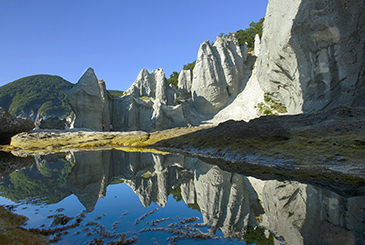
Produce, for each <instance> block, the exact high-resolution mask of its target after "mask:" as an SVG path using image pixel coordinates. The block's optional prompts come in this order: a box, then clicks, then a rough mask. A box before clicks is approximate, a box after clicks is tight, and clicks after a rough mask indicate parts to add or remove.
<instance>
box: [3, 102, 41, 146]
mask: <svg viewBox="0 0 365 245" xmlns="http://www.w3.org/2000/svg"><path fill="white" fill-rule="evenodd" d="M34 127H35V125H34V122H33V121H32V120H30V119H28V118H16V117H14V116H13V115H11V114H10V113H9V112H7V111H6V110H5V109H3V108H1V107H0V145H8V144H10V140H11V137H13V136H14V135H16V134H18V133H21V132H28V131H30V130H32V129H33V128H34Z"/></svg>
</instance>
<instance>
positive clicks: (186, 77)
mask: <svg viewBox="0 0 365 245" xmlns="http://www.w3.org/2000/svg"><path fill="white" fill-rule="evenodd" d="M192 82H193V74H192V73H191V71H190V70H182V71H181V72H180V73H179V79H178V84H177V87H178V93H179V98H180V99H182V100H186V99H189V98H191V84H192Z"/></svg>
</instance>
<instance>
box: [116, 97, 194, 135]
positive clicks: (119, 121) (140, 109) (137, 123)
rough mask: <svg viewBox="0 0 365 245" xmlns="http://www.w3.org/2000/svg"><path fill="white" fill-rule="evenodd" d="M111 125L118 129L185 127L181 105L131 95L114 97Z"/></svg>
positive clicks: (185, 122)
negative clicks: (171, 104)
mask: <svg viewBox="0 0 365 245" xmlns="http://www.w3.org/2000/svg"><path fill="white" fill-rule="evenodd" d="M113 111H114V113H113V127H114V129H115V130H118V131H134V130H142V131H148V132H149V131H152V130H162V129H168V128H174V127H186V126H187V125H188V122H187V120H186V119H185V117H184V115H183V110H182V105H176V106H168V105H166V104H164V103H162V102H161V101H160V100H159V99H156V100H142V99H139V98H136V97H134V96H132V95H125V96H123V97H119V98H114V110H113Z"/></svg>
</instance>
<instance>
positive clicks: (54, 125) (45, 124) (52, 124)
mask: <svg viewBox="0 0 365 245" xmlns="http://www.w3.org/2000/svg"><path fill="white" fill-rule="evenodd" d="M65 126H66V119H63V120H61V119H59V118H58V117H57V116H56V117H49V118H47V119H45V120H42V121H41V122H40V125H39V128H40V129H60V130H62V129H65Z"/></svg>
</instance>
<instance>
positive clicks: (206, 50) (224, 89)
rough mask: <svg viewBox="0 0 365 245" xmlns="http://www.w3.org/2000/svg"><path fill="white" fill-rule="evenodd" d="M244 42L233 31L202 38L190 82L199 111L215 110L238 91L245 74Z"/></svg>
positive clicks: (207, 112)
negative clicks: (214, 37) (228, 34)
mask: <svg viewBox="0 0 365 245" xmlns="http://www.w3.org/2000/svg"><path fill="white" fill-rule="evenodd" d="M246 58H247V46H240V45H239V43H238V40H237V37H236V36H235V35H233V34H232V35H230V36H229V37H217V39H216V42H215V43H214V45H211V44H210V43H209V41H205V42H204V43H203V44H202V45H201V46H200V48H199V52H198V58H197V60H196V65H195V67H194V70H193V73H194V75H193V82H192V86H191V93H192V100H193V102H194V107H195V108H196V110H197V111H198V112H199V113H202V114H215V113H217V112H218V111H219V110H221V109H222V108H223V107H224V106H226V105H227V103H228V102H229V101H230V98H231V97H234V96H236V95H237V94H238V93H239V88H240V85H241V83H240V82H241V81H242V79H243V78H244V67H245V66H244V62H245V61H246Z"/></svg>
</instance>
